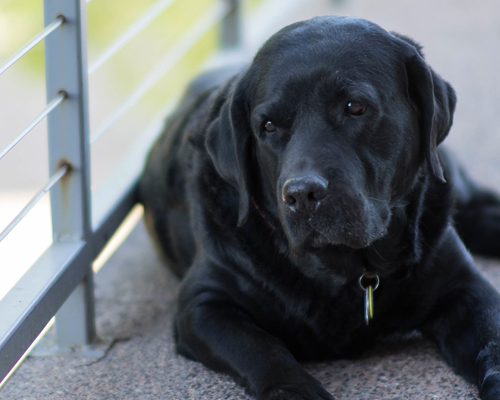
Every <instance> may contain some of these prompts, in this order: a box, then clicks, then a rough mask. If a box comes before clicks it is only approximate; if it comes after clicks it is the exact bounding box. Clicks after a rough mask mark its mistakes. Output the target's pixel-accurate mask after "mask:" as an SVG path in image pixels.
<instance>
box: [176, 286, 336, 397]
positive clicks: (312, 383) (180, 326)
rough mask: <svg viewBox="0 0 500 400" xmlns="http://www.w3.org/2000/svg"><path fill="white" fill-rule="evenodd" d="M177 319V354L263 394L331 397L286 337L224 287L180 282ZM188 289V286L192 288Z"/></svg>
mask: <svg viewBox="0 0 500 400" xmlns="http://www.w3.org/2000/svg"><path fill="white" fill-rule="evenodd" d="M184 289H185V290H184V291H183V292H184V293H183V294H181V298H180V304H179V311H178V314H177V319H176V339H177V347H178V350H179V352H180V353H181V354H183V355H185V356H187V357H189V358H193V359H195V360H198V361H201V362H202V363H204V364H205V365H206V366H208V367H209V368H212V369H214V370H217V371H221V372H224V373H228V374H230V375H232V376H233V377H234V378H235V379H236V381H238V382H239V383H242V384H243V385H245V386H246V387H247V388H248V389H249V390H250V392H252V393H253V394H254V395H256V396H257V397H258V398H259V399H261V400H271V399H272V400H285V399H286V400H333V397H332V396H331V395H330V394H329V393H328V392H327V391H326V390H325V389H324V388H323V386H322V385H321V383H320V382H319V381H318V380H316V379H315V378H313V377H312V376H311V375H310V374H308V373H307V372H306V371H305V370H304V369H303V368H302V367H301V366H300V364H299V363H298V362H297V361H296V360H295V358H294V357H293V356H292V354H291V353H290V352H289V351H288V349H287V348H286V346H285V345H284V343H283V342H282V341H281V340H279V339H278V338H276V337H274V336H273V335H271V334H269V333H268V332H266V331H264V330H263V329H261V328H259V327H258V326H257V325H256V324H255V323H254V322H253V321H252V320H251V318H250V317H249V316H248V315H247V314H246V313H245V311H244V310H243V309H242V308H240V307H239V306H238V305H237V304H235V303H233V302H232V301H231V300H229V299H228V298H227V297H226V296H225V295H224V294H223V293H215V292H210V291H208V290H207V291H205V290H199V289H198V290H196V294H195V295H194V296H186V292H191V293H193V291H192V290H189V288H188V289H186V287H184ZM191 289H192V288H191Z"/></svg>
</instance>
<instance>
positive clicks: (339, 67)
mask: <svg viewBox="0 0 500 400" xmlns="http://www.w3.org/2000/svg"><path fill="white" fill-rule="evenodd" d="M228 75H229V72H228V71H222V72H218V73H212V74H208V75H205V76H203V77H201V78H199V79H198V80H197V81H196V82H195V83H194V84H193V85H192V86H191V88H190V89H189V91H188V93H187V96H186V98H185V100H184V102H183V104H182V105H181V107H180V110H179V111H178V112H177V113H176V114H175V115H174V116H173V117H172V118H171V120H170V122H169V124H168V127H167V129H166V131H165V133H164V135H163V136H162V137H161V138H160V140H159V141H158V143H157V144H156V145H155V147H154V148H153V150H152V152H151V154H150V156H149V160H148V163H147V166H146V170H145V173H144V176H143V178H142V181H141V196H142V201H143V203H144V205H145V212H146V221H147V224H148V226H149V228H150V230H151V231H152V233H153V235H154V237H155V238H156V239H157V241H158V243H159V246H160V248H161V249H162V251H163V254H164V255H165V257H166V258H167V260H168V262H169V264H170V266H171V267H172V268H173V269H174V270H175V272H176V273H177V274H178V275H179V276H183V277H184V281H183V287H182V291H181V294H180V299H179V309H178V313H177V319H176V325H175V327H176V332H175V334H176V338H177V346H178V350H179V352H180V353H181V354H184V355H185V356H187V357H189V358H192V359H195V360H199V361H201V362H203V363H204V364H205V365H207V366H208V367H210V368H213V369H215V370H218V371H223V372H225V373H228V374H231V375H232V376H233V377H235V379H237V380H238V381H239V382H241V383H242V384H244V385H246V386H247V387H248V389H249V390H250V391H251V392H252V393H253V394H254V395H256V396H257V397H258V398H259V399H301V400H303V399H311V400H312V399H332V396H331V395H330V394H328V393H327V392H326V390H325V389H324V388H323V386H322V385H321V384H320V383H319V382H318V381H317V380H316V379H314V378H313V377H312V376H310V375H309V374H308V373H307V372H305V371H304V369H303V368H302V367H301V365H300V364H299V362H298V361H297V360H299V361H301V360H312V359H314V360H317V359H325V358H335V357H345V356H349V357H350V356H353V355H356V354H359V353H360V352H361V351H363V350H364V349H366V348H367V347H368V346H370V345H371V344H373V342H374V340H375V338H376V337H377V336H380V335H383V334H386V333H389V332H394V331H407V330H412V329H419V330H420V331H422V332H423V333H424V334H425V335H427V336H428V337H430V338H432V339H434V340H435V341H436V342H437V343H438V345H439V347H440V349H441V351H442V353H443V355H444V357H445V358H446V360H447V361H448V362H449V363H450V364H451V365H452V366H453V367H454V368H455V369H456V370H457V371H458V372H459V373H461V374H463V375H464V376H465V377H466V378H468V379H470V380H472V381H476V382H477V384H478V386H479V388H480V392H481V396H482V398H483V399H499V398H500V296H499V294H498V293H497V291H496V290H495V289H494V288H493V287H492V286H490V284H489V283H488V282H486V281H485V279H484V278H483V277H482V276H481V275H480V274H479V272H478V271H477V270H476V268H475V267H474V265H473V261H472V259H471V257H470V256H469V254H468V252H467V250H466V248H465V247H464V245H463V244H462V242H461V240H460V239H459V236H458V235H457V233H456V230H455V228H454V226H453V223H452V212H453V209H454V208H453V203H454V197H455V198H456V199H457V200H458V203H459V204H458V214H457V220H458V221H460V222H461V225H460V226H461V228H462V229H463V232H464V234H465V236H467V238H469V239H470V245H471V246H474V247H473V250H474V249H477V250H478V251H481V252H483V253H485V254H487V255H493V256H500V246H498V243H495V242H494V241H495V240H498V238H499V237H500V211H499V210H500V202H499V200H498V198H496V197H495V196H494V195H493V194H491V193H488V192H486V191H484V190H482V189H480V188H478V187H476V186H475V185H474V184H473V183H472V182H471V181H470V180H469V179H467V178H466V177H465V176H464V175H463V173H462V172H461V171H460V170H459V168H458V167H457V166H456V165H455V163H454V161H453V160H452V159H451V158H449V157H448V156H447V155H445V154H440V153H439V152H438V150H437V146H438V145H439V144H440V143H441V142H442V141H443V139H444V138H445V137H446V135H447V134H448V131H449V129H450V126H451V124H452V116H453V112H454V108H455V101H456V99H455V94H454V91H453V89H452V88H451V87H450V85H449V84H448V83H446V82H445V81H444V80H442V79H441V78H440V77H439V76H437V75H436V74H435V73H434V72H433V70H432V69H430V68H429V66H428V65H427V64H426V62H425V61H424V59H423V58H422V54H421V51H420V48H419V46H418V45H417V44H415V43H414V42H413V41H412V40H410V39H408V38H406V37H403V36H399V35H396V34H392V33H389V32H387V31H385V30H383V29H381V28H380V27H378V26H377V25H375V24H373V23H370V22H367V21H364V20H361V19H354V18H347V17H322V18H316V19H313V20H310V21H306V22H299V23H296V24H293V25H290V26H288V27H286V28H284V29H283V30H281V31H280V32H279V33H277V34H276V35H274V36H273V37H272V38H271V39H270V40H269V41H268V42H267V43H266V44H265V45H264V46H263V47H262V49H261V50H260V51H259V52H258V54H257V55H256V57H255V59H254V61H253V62H252V64H251V65H250V66H249V67H248V68H246V69H245V70H243V71H242V72H239V73H237V74H235V75H233V76H232V77H228ZM453 179H455V184H454V185H455V186H454V185H453V184H452V183H451V182H452V180H453ZM188 268H189V269H188Z"/></svg>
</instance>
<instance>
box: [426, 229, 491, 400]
mask: <svg viewBox="0 0 500 400" xmlns="http://www.w3.org/2000/svg"><path fill="white" fill-rule="evenodd" d="M442 249H444V250H443V251H442V252H441V253H440V255H439V257H438V258H437V260H436V261H435V264H434V270H435V271H437V272H438V274H439V276H438V277H437V280H438V281H440V282H441V284H440V285H438V286H437V288H438V290H437V292H438V293H439V294H438V296H437V299H436V301H435V306H434V309H433V311H432V312H431V313H430V315H429V319H428V321H427V323H426V324H425V325H424V329H423V331H424V332H425V333H427V334H429V335H430V336H431V337H433V338H434V339H435V340H436V342H437V344H438V346H439V347H440V349H441V351H442V353H443V354H444V356H445V358H446V359H447V361H448V362H449V363H450V364H451V365H452V366H453V367H454V368H455V369H456V370H457V371H458V372H459V373H461V374H462V375H464V376H465V377H466V378H468V379H469V380H471V381H473V382H474V381H475V382H476V383H477V385H478V387H479V391H480V395H481V399H483V400H498V399H500V295H499V293H498V292H497V291H496V290H495V288H493V287H492V286H491V285H490V283H489V282H487V281H486V279H485V278H484V277H483V276H482V275H481V274H480V273H479V271H477V270H476V268H475V267H474V265H473V262H472V260H471V258H470V257H469V255H468V254H467V253H466V251H465V249H464V247H463V245H462V244H461V243H460V241H459V239H458V236H457V235H456V233H455V232H454V231H453V230H451V229H450V231H449V232H448V235H447V237H446V239H445V241H444V242H443V244H442ZM435 281H436V279H435Z"/></svg>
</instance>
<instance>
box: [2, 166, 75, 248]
mask: <svg viewBox="0 0 500 400" xmlns="http://www.w3.org/2000/svg"><path fill="white" fill-rule="evenodd" d="M69 171H70V167H69V165H67V164H65V165H63V166H62V167H61V168H59V170H58V171H57V172H56V173H55V174H54V175H53V176H52V177H51V178H50V180H49V182H47V184H46V185H45V186H44V187H43V188H42V190H40V191H39V192H38V193H37V194H36V195H35V196H33V198H32V199H31V200H30V201H29V202H28V204H26V206H25V207H24V208H23V209H22V210H21V212H20V213H19V214H18V215H17V216H16V217H15V218H14V219H13V220H12V222H11V223H10V224H9V225H7V227H6V228H5V229H4V230H3V231H2V232H1V233H0V242H1V241H2V240H3V239H5V237H6V236H7V235H8V234H9V233H10V232H11V231H12V229H14V228H15V227H16V226H17V224H19V222H21V220H22V219H23V218H24V217H25V216H26V214H28V213H29V212H30V211H31V209H32V208H33V207H34V206H35V205H36V204H37V203H38V202H39V201H40V199H41V198H42V197H43V196H44V195H45V193H47V192H48V191H49V190H50V189H51V188H52V187H53V186H54V185H55V184H56V183H57V182H59V181H60V180H61V179H62V177H63V176H64V175H66V174H67V173H68V172H69Z"/></svg>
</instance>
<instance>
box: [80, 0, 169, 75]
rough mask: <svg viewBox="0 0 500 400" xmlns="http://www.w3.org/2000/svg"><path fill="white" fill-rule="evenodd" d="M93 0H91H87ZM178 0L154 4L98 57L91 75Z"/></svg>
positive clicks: (163, 0) (167, 0) (90, 69)
mask: <svg viewBox="0 0 500 400" xmlns="http://www.w3.org/2000/svg"><path fill="white" fill-rule="evenodd" d="M88 1H91V0H87V2H88ZM175 1H176V0H160V1H158V2H156V3H155V4H153V6H151V7H150V8H149V9H148V10H146V12H145V13H144V14H143V15H142V16H141V17H140V18H139V19H138V20H137V21H136V22H135V23H134V24H133V25H132V26H131V27H130V28H129V29H127V30H126V31H125V32H124V33H123V34H122V35H121V36H120V37H119V38H118V39H117V40H116V41H115V42H114V43H113V44H112V45H111V46H109V48H108V49H107V50H105V51H104V53H103V54H102V55H101V56H100V57H98V59H97V60H96V61H95V62H94V63H93V64H91V66H90V67H89V69H88V73H89V75H90V74H92V73H93V72H95V71H96V70H97V69H99V68H100V67H101V66H102V65H103V64H104V63H106V61H108V60H109V59H110V58H111V57H113V56H114V55H115V54H116V53H117V52H118V51H120V50H121V49H122V48H123V47H124V46H125V45H126V44H127V43H129V42H130V41H131V40H132V39H133V38H134V37H136V36H137V35H138V34H139V33H140V32H141V31H142V30H143V29H144V28H146V27H147V26H148V25H149V24H150V23H151V22H152V21H153V20H154V19H155V18H157V17H158V16H160V15H161V14H162V13H163V12H164V11H165V10H166V9H167V8H168V7H170V6H171V5H172V4H173V3H174V2H175Z"/></svg>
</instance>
